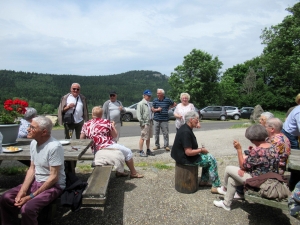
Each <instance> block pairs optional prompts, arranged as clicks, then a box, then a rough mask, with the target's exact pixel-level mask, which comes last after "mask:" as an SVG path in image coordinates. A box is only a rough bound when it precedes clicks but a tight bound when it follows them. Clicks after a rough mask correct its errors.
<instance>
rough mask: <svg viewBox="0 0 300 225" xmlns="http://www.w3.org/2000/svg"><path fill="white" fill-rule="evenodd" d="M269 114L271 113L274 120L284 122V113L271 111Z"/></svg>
mask: <svg viewBox="0 0 300 225" xmlns="http://www.w3.org/2000/svg"><path fill="white" fill-rule="evenodd" d="M271 113H273V115H274V116H275V117H276V118H279V119H280V120H281V121H282V122H284V120H285V114H286V112H280V111H272V112H271Z"/></svg>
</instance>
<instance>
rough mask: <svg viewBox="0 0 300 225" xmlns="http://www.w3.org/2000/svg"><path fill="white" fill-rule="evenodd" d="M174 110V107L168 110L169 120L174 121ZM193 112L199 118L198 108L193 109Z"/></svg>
mask: <svg viewBox="0 0 300 225" xmlns="http://www.w3.org/2000/svg"><path fill="white" fill-rule="evenodd" d="M175 109H176V106H175V107H173V108H171V109H169V111H168V114H169V120H176V118H175V116H174V111H175ZM195 111H196V112H197V113H198V114H199V118H200V110H199V109H198V108H196V107H195Z"/></svg>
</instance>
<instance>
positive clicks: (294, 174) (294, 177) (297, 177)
mask: <svg viewBox="0 0 300 225" xmlns="http://www.w3.org/2000/svg"><path fill="white" fill-rule="evenodd" d="M281 132H282V133H283V134H284V135H285V136H286V137H287V138H288V139H289V140H290V142H291V148H292V149H299V142H298V137H297V136H294V135H291V134H290V133H288V132H286V131H285V130H284V129H282V131H281ZM298 181H300V173H299V171H291V176H290V180H289V189H290V191H293V190H294V188H295V185H296V184H297V183H298Z"/></svg>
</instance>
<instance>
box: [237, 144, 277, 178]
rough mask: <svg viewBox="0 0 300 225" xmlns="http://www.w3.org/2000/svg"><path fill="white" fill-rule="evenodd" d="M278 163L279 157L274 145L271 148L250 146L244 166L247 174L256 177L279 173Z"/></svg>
mask: <svg viewBox="0 0 300 225" xmlns="http://www.w3.org/2000/svg"><path fill="white" fill-rule="evenodd" d="M278 161H279V156H278V153H277V151H276V150H275V147H274V146H273V145H271V147H270V148H262V147H257V146H254V147H253V146H250V147H249V155H248V156H247V157H246V158H245V159H244V163H243V166H244V168H245V171H246V172H248V173H250V175H251V176H252V177H256V176H259V175H261V174H265V173H268V172H274V173H278Z"/></svg>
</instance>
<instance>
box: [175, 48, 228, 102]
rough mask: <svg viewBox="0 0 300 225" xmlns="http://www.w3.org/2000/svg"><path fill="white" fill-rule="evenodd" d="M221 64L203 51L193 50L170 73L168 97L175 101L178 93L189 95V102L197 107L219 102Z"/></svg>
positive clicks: (216, 58)
mask: <svg viewBox="0 0 300 225" xmlns="http://www.w3.org/2000/svg"><path fill="white" fill-rule="evenodd" d="M222 65H223V63H222V62H221V61H219V59H218V57H214V58H213V56H212V55H210V54H208V53H206V52H204V51H201V50H197V49H193V50H192V51H191V52H190V54H188V55H186V56H184V60H183V63H182V65H179V66H177V67H176V68H175V69H174V71H175V72H172V73H171V76H170V79H169V84H170V86H171V90H170V96H171V97H172V98H174V99H176V100H178V99H179V96H180V93H182V92H187V93H189V94H190V95H191V100H190V102H193V103H194V104H195V105H198V106H206V105H208V104H216V103H218V102H219V100H218V99H219V84H218V81H219V75H220V72H219V70H220V69H221V67H222Z"/></svg>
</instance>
